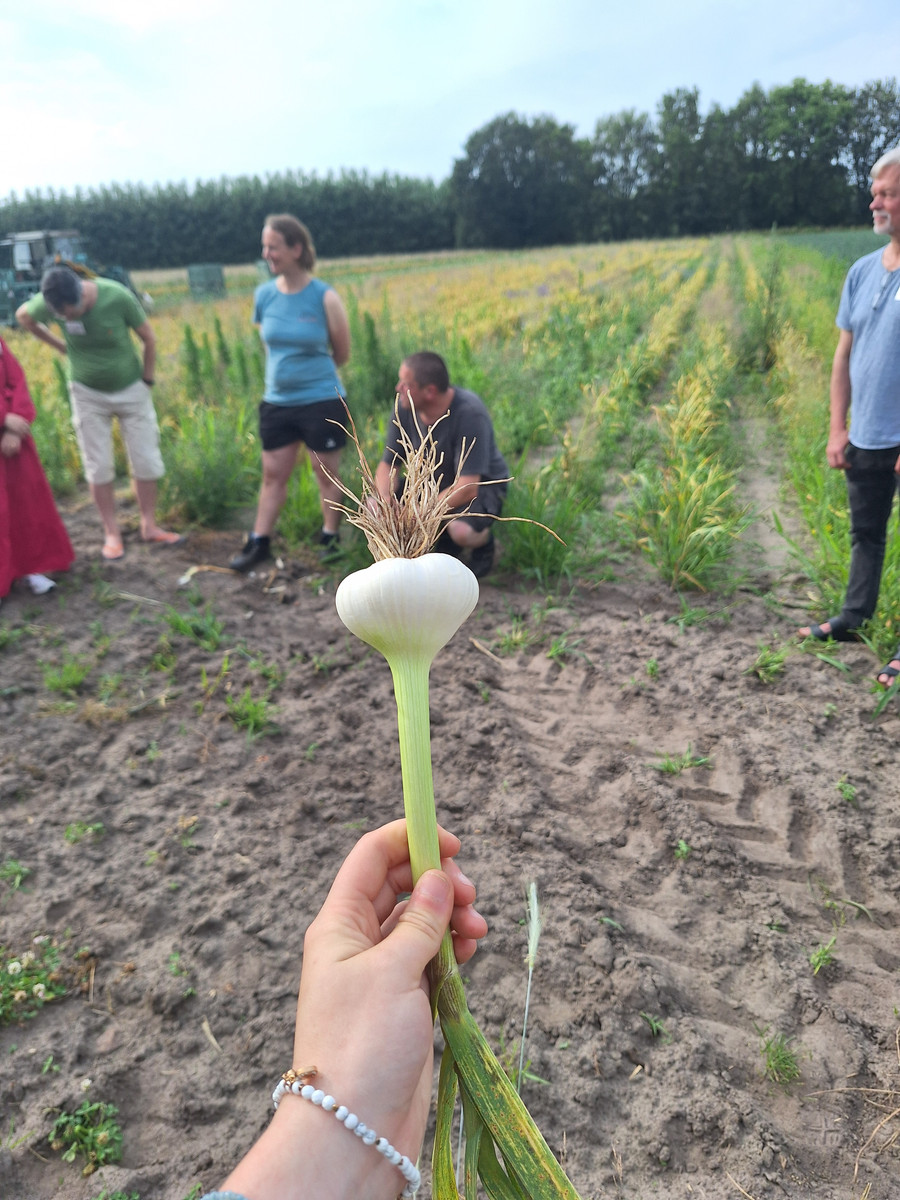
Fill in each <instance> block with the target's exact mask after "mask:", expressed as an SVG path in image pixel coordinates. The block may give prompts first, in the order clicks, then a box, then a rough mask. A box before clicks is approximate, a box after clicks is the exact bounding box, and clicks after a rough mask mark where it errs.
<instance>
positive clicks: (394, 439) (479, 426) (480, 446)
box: [382, 387, 509, 495]
mask: <svg viewBox="0 0 900 1200" xmlns="http://www.w3.org/2000/svg"><path fill="white" fill-rule="evenodd" d="M400 423H401V425H402V426H403V428H404V429H405V430H406V432H407V433H408V434H409V436H410V438H411V440H412V443H413V445H414V446H415V447H418V445H419V434H418V431H417V430H416V427H415V423H414V421H413V417H412V413H411V412H410V410H409V409H408V408H402V407H401V409H400ZM432 428H433V436H434V440H435V443H436V445H437V449H438V453H439V454H441V453H442V454H443V456H444V461H443V463H442V465H441V468H440V472H441V475H442V477H443V486H444V487H448V486H449V485H450V483H451V482H452V480H453V479H454V477H455V475H456V469H457V467H458V466H459V459H460V454H461V452H462V445H463V439H465V444H466V449H467V450H468V449H469V447H471V453H469V455H468V456H467V458H466V462H465V466H464V467H463V473H464V474H466V475H480V476H481V478H482V479H483V480H487V479H506V478H507V477H508V476H509V467H508V466H507V465H506V460H505V459H504V457H503V455H502V454H501V453H500V450H499V448H498V446H497V440H496V438H495V437H494V426H493V423H492V422H491V418H490V414H489V413H488V410H487V409H486V408H485V406H484V402H483V401H482V400H481V398H480V396H476V395H475V393H474V392H470V391H467V390H466V388H459V387H458V388H454V389H453V399H452V400H451V402H450V411H449V412H448V414H447V416H446V417H445V418H443V420H441V421H440V422H437V421H436V422H435V423H434V426H433V427H432ZM398 460H399V461H400V462H401V463H402V461H403V454H402V449H401V444H400V432H399V430H398V429H397V426H396V424H395V423H394V421H393V420H392V421H391V425H390V429H389V430H388V435H387V439H386V444H385V448H384V454H383V455H382V461H383V462H386V463H389V464H390V465H391V466H393V465H394V464H395V463H396V462H397V461H398ZM505 491H506V488H505V486H501V487H499V488H496V489H492V492H497V493H499V494H501V495H502V494H503V493H505Z"/></svg>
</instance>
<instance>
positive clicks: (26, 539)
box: [0, 339, 75, 596]
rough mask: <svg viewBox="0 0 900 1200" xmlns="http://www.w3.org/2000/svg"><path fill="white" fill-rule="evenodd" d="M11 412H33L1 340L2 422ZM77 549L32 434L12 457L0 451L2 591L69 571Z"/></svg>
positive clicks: (22, 380)
mask: <svg viewBox="0 0 900 1200" xmlns="http://www.w3.org/2000/svg"><path fill="white" fill-rule="evenodd" d="M7 413H17V414H18V415H19V416H20V417H24V418H25V420H26V421H28V423H29V424H30V423H31V422H32V421H33V420H34V417H35V411H34V404H33V403H32V400H31V396H30V395H29V393H28V385H27V384H26V382H25V375H24V372H23V371H22V368H21V367H20V366H19V364H18V362H17V361H16V359H15V358H14V357H13V356H12V354H11V353H10V350H9V347H8V346H7V345H6V343H5V342H4V341H3V340H2V339H0V427H2V425H3V423H4V421H5V420H6V415H7ZM74 559H75V554H74V552H73V550H72V543H71V542H70V541H69V535H68V534H67V533H66V527H65V525H63V523H62V520H61V519H60V515H59V513H58V512H57V511H56V504H55V503H54V501H53V493H52V492H51V491H50V485H49V484H48V483H47V477H46V476H45V475H44V469H43V467H42V466H41V461H40V459H39V458H38V453H37V450H36V449H35V446H34V439H33V438H31V437H30V436H28V437H24V438H23V439H22V445H21V449H20V450H19V453H18V454H15V455H13V457H12V458H6V457H5V456H4V455H2V454H0V596H5V595H6V594H7V593H8V592H9V589H10V588H11V587H12V582H13V580H14V579H18V578H19V577H20V576H22V575H46V574H48V573H49V572H50V571H65V570H67V569H68V568H69V567H70V566H71V565H72V563H73V561H74Z"/></svg>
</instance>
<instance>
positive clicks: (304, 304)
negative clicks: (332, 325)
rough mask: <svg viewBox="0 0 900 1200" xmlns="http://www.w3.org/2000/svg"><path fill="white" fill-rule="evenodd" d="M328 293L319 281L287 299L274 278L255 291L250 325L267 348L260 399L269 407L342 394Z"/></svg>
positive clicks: (310, 282)
mask: <svg viewBox="0 0 900 1200" xmlns="http://www.w3.org/2000/svg"><path fill="white" fill-rule="evenodd" d="M327 291H330V288H329V286H328V284H327V283H323V281H322V280H321V279H311V280H310V281H309V283H308V284H307V285H306V287H305V288H304V289H303V291H302V292H294V293H292V294H291V295H285V294H284V293H283V292H280V291H279V290H278V288H277V286H276V281H275V280H274V279H273V280H271V281H270V282H269V283H264V284H262V285H261V286H260V287H258V288H257V289H256V291H255V293H254V295H253V322H254V324H256V325H259V327H260V332H261V334H262V339H263V342H264V343H265V347H266V384H265V391H264V393H263V399H264V400H268V402H269V403H270V404H315V403H316V401H318V400H335V399H337V397H338V396H341V397H343V396H344V395H345V394H346V393H345V391H344V387H343V384H342V383H341V380H340V376H339V375H338V373H337V368H336V367H335V365H334V359H333V358H332V355H331V343H330V341H329V337H328V321H327V319H326V317H325V304H324V299H325V293H326V292H327Z"/></svg>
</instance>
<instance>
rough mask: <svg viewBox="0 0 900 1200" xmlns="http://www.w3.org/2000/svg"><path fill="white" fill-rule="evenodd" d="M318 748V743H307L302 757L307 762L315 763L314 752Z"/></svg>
mask: <svg viewBox="0 0 900 1200" xmlns="http://www.w3.org/2000/svg"><path fill="white" fill-rule="evenodd" d="M318 748H319V743H318V742H310V743H309V745H308V746H307V747H306V749H305V750H304V751H303V757H304V758H305V759H306V761H307V762H315V761H316V751H317V750H318Z"/></svg>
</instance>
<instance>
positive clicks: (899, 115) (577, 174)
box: [0, 78, 900, 268]
mask: <svg viewBox="0 0 900 1200" xmlns="http://www.w3.org/2000/svg"><path fill="white" fill-rule="evenodd" d="M898 138H900V91H898V85H897V80H896V79H895V78H891V79H887V80H881V81H874V82H871V83H867V84H865V85H863V86H862V87H859V88H848V87H845V86H843V85H841V84H835V83H831V82H830V81H828V80H826V81H825V83H821V84H815V83H809V82H808V81H806V80H805V79H795V80H794V81H793V83H791V84H788V85H785V86H779V87H773V88H771V89H770V90H769V91H765V90H763V88H762V87H760V86H759V85H758V84H754V86H753V87H751V88H750V89H748V90H747V91H746V92H744V94H743V95H742V96H741V98H740V99H739V100H738V102H737V103H736V104H735V105H734V107H733V108H731V109H723V108H721V107H719V106H718V105H713V107H712V108H711V110H710V111H709V112H708V113H706V114H705V115H703V114H702V113H701V111H700V96H699V92H698V90H697V89H696V88H692V89H689V88H678V89H676V90H675V91H673V92H668V93H666V94H664V95H663V97H662V99H661V100H660V101H659V103H658V105H657V110H656V113H655V115H654V116H651V115H650V114H649V113H646V112H639V111H637V110H635V109H625V110H623V111H621V112H619V113H617V114H615V115H613V116H608V117H603V118H601V119H600V120H598V122H597V124H596V127H595V130H594V134H593V137H589V138H588V137H585V138H578V137H576V135H575V130H574V127H573V126H571V125H566V124H560V123H559V122H557V121H556V120H554V119H553V118H552V117H549V116H540V117H535V118H530V119H529V118H527V117H523V116H520V115H518V114H516V113H507V114H504V115H501V116H498V117H495V118H494V120H492V121H490V122H488V124H486V125H484V126H483V127H482V128H481V129H478V130H476V131H475V132H474V133H473V134H472V135H471V136H470V137H469V139H468V141H467V142H466V144H465V147H464V153H463V156H462V157H461V158H459V159H458V160H457V161H456V162H455V163H454V165H453V169H452V172H451V174H450V176H449V178H448V179H446V180H444V181H442V182H441V183H439V184H435V183H433V182H432V181H430V180H421V179H415V178H408V177H402V176H399V175H390V174H384V175H380V176H370V175H369V174H367V173H366V172H356V171H344V172H341V173H340V174H339V175H337V176H334V175H331V174H329V175H328V176H327V177H325V178H320V177H318V176H317V175H316V174H315V173H304V172H299V171H298V172H293V171H288V172H284V173H280V174H271V175H267V176H265V177H264V178H260V177H259V176H252V177H248V176H241V177H238V178H234V179H230V178H223V179H220V180H215V181H207V182H198V183H196V184H194V185H193V186H189V185H188V184H187V183H177V184H167V185H165V186H153V187H148V186H146V185H143V184H126V185H118V184H114V185H110V186H101V187H98V188H96V189H88V190H85V189H83V188H76V189H75V191H74V193H72V194H71V195H70V194H68V193H66V192H60V193H57V192H55V191H53V190H52V189H51V190H49V191H47V192H41V191H35V192H31V191H28V192H26V193H25V195H24V196H23V197H22V198H19V197H17V196H16V194H15V193H13V194H11V195H10V196H9V197H8V198H7V199H6V200H5V201H0V230H2V231H3V232H13V231H16V230H25V229H50V228H53V229H59V228H76V229H79V230H81V232H82V233H83V234H84V235H85V236H86V237H87V238H88V240H89V242H90V244H91V246H92V248H93V251H94V253H95V255H96V256H97V257H98V258H99V259H100V260H102V261H104V262H107V263H122V264H124V265H126V266H128V267H131V268H136V267H167V266H184V265H185V264H187V263H191V262H223V263H228V262H245V261H247V260H248V259H249V258H252V257H253V256H254V255H255V254H257V252H258V246H259V234H260V228H261V225H262V222H263V219H264V217H265V216H266V215H267V214H268V213H272V212H293V213H295V214H297V215H298V216H300V217H301V218H302V219H303V220H304V221H305V222H306V223H307V224H308V225H309V227H310V229H311V230H312V233H313V236H314V238H315V241H316V246H317V249H318V251H319V253H320V254H321V255H323V256H326V257H343V256H347V255H356V254H393V253H410V252H414V251H417V250H442V249H452V248H464V247H472V248H475V247H478V248H506V249H517V248H520V247H530V246H541V245H562V244H571V243H574V242H582V241H602V240H614V241H618V240H622V239H626V238H639V237H666V236H685V235H690V234H705V233H719V232H725V231H729V230H735V231H739V230H740V231H743V230H752V229H768V228H770V227H771V226H772V225H773V224H777V225H779V226H789V227H797V226H808V225H813V226H821V225H828V226H835V225H854V224H859V223H861V222H864V221H865V220H866V219H867V216H868V213H867V205H868V199H869V192H868V187H869V178H868V172H869V168H870V167H871V165H872V163H873V162H874V161H875V160H876V159H877V158H878V157H879V156H880V155H881V154H882V153H884V151H885V150H887V149H890V148H891V147H892V146H893V145H894V144H896V142H897V141H898Z"/></svg>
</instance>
